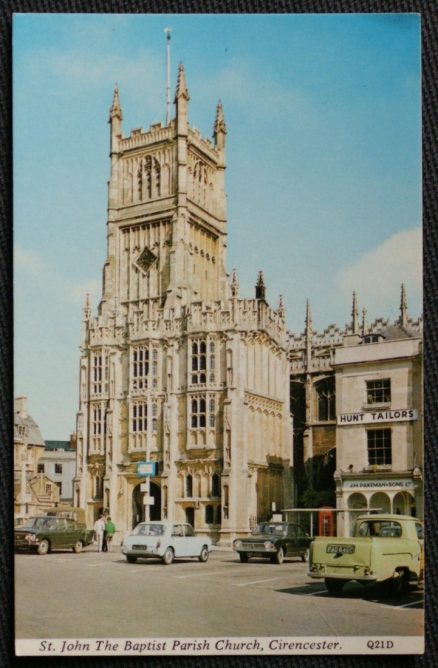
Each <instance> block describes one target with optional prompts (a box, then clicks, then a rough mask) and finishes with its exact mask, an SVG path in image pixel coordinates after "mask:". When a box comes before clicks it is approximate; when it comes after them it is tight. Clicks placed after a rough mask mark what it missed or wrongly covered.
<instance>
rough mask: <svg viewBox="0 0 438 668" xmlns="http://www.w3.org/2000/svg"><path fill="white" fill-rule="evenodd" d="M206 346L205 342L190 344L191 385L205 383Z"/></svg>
mask: <svg viewBox="0 0 438 668" xmlns="http://www.w3.org/2000/svg"><path fill="white" fill-rule="evenodd" d="M206 368H207V344H206V343H205V341H194V342H193V343H192V385H198V384H200V383H206V382H207V378H206Z"/></svg>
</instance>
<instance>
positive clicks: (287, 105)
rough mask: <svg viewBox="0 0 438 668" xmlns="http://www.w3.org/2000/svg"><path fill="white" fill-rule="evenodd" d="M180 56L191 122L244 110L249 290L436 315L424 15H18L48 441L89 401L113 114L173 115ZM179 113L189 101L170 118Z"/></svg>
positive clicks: (17, 131)
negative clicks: (83, 393) (432, 309)
mask: <svg viewBox="0 0 438 668" xmlns="http://www.w3.org/2000/svg"><path fill="white" fill-rule="evenodd" d="M166 27H171V28H172V39H171V72H172V81H171V88H172V100H173V94H174V90H175V85H176V74H177V68H178V63H179V62H180V61H182V62H183V63H184V68H185V72H186V80H187V85H188V89H189V93H190V103H189V122H190V124H191V125H192V126H194V127H197V128H198V129H199V130H200V131H201V133H202V134H203V135H204V136H206V137H211V135H212V132H213V123H214V117H215V110H216V105H217V102H218V100H219V99H220V100H221V101H222V104H223V108H224V114H225V120H226V123H227V130H228V133H227V147H226V151H227V170H226V191H227V212H228V260H227V268H228V271H229V272H230V273H231V270H232V269H233V268H236V269H237V274H238V278H239V282H240V296H241V297H253V296H254V285H255V282H256V279H257V273H258V271H259V270H263V272H264V277H265V283H266V288H267V300H268V302H269V303H270V304H271V306H273V307H274V308H276V307H277V305H278V296H279V294H282V295H283V298H284V303H285V306H286V313H287V316H286V318H287V326H288V328H289V329H290V330H291V331H293V332H301V331H303V328H304V318H305V304H306V299H309V301H310V305H311V310H312V316H313V326H314V328H315V329H317V330H318V331H322V330H323V329H325V328H326V327H328V326H329V325H330V324H332V323H337V324H338V325H340V326H341V327H343V326H344V325H345V323H346V322H349V321H350V317H351V316H350V313H351V303H352V293H353V291H356V294H357V298H358V304H359V309H360V311H361V310H362V308H366V309H367V313H368V321H369V322H371V321H372V320H373V319H375V318H376V317H385V318H389V319H390V320H392V321H394V320H396V319H397V317H398V314H399V305H400V285H401V283H402V282H404V283H405V286H406V289H407V295H408V310H409V313H410V315H412V316H413V317H415V318H417V317H418V316H419V315H421V314H422V266H421V255H422V238H421V217H422V211H421V108H420V91H421V88H420V86H421V74H420V19H419V17H418V16H417V15H415V14H344V15H343V14H337V15H336V14H332V15H327V14H320V15H317V14H302V15H297V14H295V15H293V14H289V15H285V14H281V15H280V14H279V15H275V14H273V15H269V14H267V15H261V14H257V15H248V14H247V15H243V14H234V15H233V14H229V15H206V14H191V15H182V14H180V15H172V14H167V15H158V14H149V15H138V14H136V15H134V14H133V15H123V14H112V15H110V14H107V15H102V14H100V15H97V14H95V15H93V14H88V15H87V14H16V15H15V17H14V24H13V121H14V125H13V149H14V166H13V168H14V330H15V331H14V348H15V353H14V357H15V359H14V366H15V387H14V393H15V396H23V395H24V396H27V397H28V409H29V413H30V414H31V415H32V417H33V418H34V419H35V420H36V422H37V423H38V424H39V426H40V429H41V432H42V434H43V438H44V439H46V440H50V439H59V440H68V438H69V436H70V434H71V433H72V432H73V431H74V429H75V415H76V411H77V409H78V371H79V356H80V351H79V347H80V345H81V326H82V325H81V323H82V313H83V305H84V301H85V295H86V294H87V293H90V295H91V300H92V306H93V312H94V313H96V308H97V305H98V303H99V299H100V296H101V278H102V268H103V264H104V261H105V256H106V209H107V181H108V178H109V166H110V165H109V156H108V154H109V126H108V112H109V107H110V106H111V101H112V95H113V90H114V86H115V84H116V83H117V85H118V87H119V90H120V100H121V105H122V109H123V132H124V135H125V136H126V135H129V133H130V131H131V130H132V129H133V128H138V127H143V128H144V129H147V128H148V127H149V126H150V125H151V124H152V123H157V122H159V121H162V122H163V123H164V122H165V116H166V104H165V98H166V48H165V35H164V29H165V28H166ZM173 113H174V109H173V107H172V115H173Z"/></svg>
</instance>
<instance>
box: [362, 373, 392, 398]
mask: <svg viewBox="0 0 438 668" xmlns="http://www.w3.org/2000/svg"><path fill="white" fill-rule="evenodd" d="M366 386H367V403H368V404H386V403H389V402H390V401H391V379H390V378H383V379H381V380H368V381H366Z"/></svg>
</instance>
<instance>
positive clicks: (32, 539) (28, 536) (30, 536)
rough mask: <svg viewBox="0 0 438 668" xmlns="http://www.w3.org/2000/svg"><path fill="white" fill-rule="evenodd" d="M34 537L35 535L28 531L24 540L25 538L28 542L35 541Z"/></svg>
mask: <svg viewBox="0 0 438 668" xmlns="http://www.w3.org/2000/svg"><path fill="white" fill-rule="evenodd" d="M36 539H37V537H36V536H35V534H34V533H28V534H27V535H26V536H25V540H27V542H28V543H35V541H36Z"/></svg>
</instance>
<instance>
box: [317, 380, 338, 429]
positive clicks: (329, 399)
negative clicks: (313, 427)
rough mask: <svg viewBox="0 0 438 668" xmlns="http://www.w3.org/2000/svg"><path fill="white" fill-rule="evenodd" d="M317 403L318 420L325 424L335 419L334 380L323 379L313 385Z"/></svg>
mask: <svg viewBox="0 0 438 668" xmlns="http://www.w3.org/2000/svg"><path fill="white" fill-rule="evenodd" d="M315 390H316V394H317V401H318V420H320V421H321V422H326V421H328V420H334V419H335V418H336V395H335V379H334V378H325V379H324V380H320V381H319V382H318V383H316V384H315Z"/></svg>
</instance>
